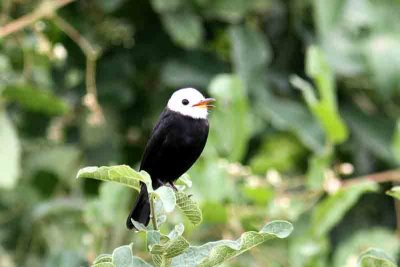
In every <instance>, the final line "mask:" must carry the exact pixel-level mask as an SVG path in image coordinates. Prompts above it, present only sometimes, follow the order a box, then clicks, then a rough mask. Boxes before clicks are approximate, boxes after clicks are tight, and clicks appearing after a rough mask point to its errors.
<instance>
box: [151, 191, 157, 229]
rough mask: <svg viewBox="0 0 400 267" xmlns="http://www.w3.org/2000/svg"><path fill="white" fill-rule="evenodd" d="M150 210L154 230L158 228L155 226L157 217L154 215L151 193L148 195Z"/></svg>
mask: <svg viewBox="0 0 400 267" xmlns="http://www.w3.org/2000/svg"><path fill="white" fill-rule="evenodd" d="M150 212H151V222H152V223H153V228H154V230H156V231H157V230H158V226H157V217H156V211H155V209H154V197H153V195H152V194H151V195H150Z"/></svg>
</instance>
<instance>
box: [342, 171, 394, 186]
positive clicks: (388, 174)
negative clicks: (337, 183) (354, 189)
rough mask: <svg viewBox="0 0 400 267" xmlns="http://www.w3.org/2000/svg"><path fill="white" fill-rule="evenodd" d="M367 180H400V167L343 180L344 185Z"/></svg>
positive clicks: (380, 181) (383, 181) (378, 181)
mask: <svg viewBox="0 0 400 267" xmlns="http://www.w3.org/2000/svg"><path fill="white" fill-rule="evenodd" d="M365 181H373V182H376V183H385V182H400V169H395V170H390V171H384V172H378V173H373V174H369V175H365V176H360V177H356V178H352V179H348V180H344V181H343V184H342V185H343V186H344V187H346V186H352V185H354V184H358V183H361V182H365Z"/></svg>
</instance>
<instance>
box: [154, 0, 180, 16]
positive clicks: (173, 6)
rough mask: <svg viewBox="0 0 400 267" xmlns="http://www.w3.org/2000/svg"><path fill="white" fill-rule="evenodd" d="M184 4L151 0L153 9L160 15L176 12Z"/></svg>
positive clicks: (174, 1)
mask: <svg viewBox="0 0 400 267" xmlns="http://www.w3.org/2000/svg"><path fill="white" fill-rule="evenodd" d="M184 3H185V2H184V1H182V0H169V1H165V0H151V4H152V6H153V8H154V9H155V10H156V11H157V12H159V13H164V12H171V11H176V10H178V9H179V8H180V7H181V6H182V4H184Z"/></svg>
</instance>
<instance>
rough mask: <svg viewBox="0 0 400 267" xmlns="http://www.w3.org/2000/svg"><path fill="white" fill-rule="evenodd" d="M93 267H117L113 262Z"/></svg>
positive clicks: (101, 263) (97, 264)
mask: <svg viewBox="0 0 400 267" xmlns="http://www.w3.org/2000/svg"><path fill="white" fill-rule="evenodd" d="M92 267H117V266H115V265H114V264H113V263H111V262H100V263H96V264H93V265H92Z"/></svg>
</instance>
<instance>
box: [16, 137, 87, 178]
mask: <svg viewBox="0 0 400 267" xmlns="http://www.w3.org/2000/svg"><path fill="white" fill-rule="evenodd" d="M81 157H82V154H81V151H80V150H79V148H78V147H77V146H73V145H55V146H53V145H51V146H44V145H42V144H40V145H34V146H33V147H32V149H29V152H28V153H26V155H25V162H24V170H23V171H24V174H26V175H30V176H33V175H35V174H36V173H37V172H38V171H47V172H52V173H54V174H55V175H57V176H58V177H59V178H61V179H63V180H64V181H67V182H70V180H71V177H73V176H74V174H75V172H76V169H77V168H78V167H79V164H80V163H81V162H80V159H81ZM60 162H62V164H59V163H60Z"/></svg>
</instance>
